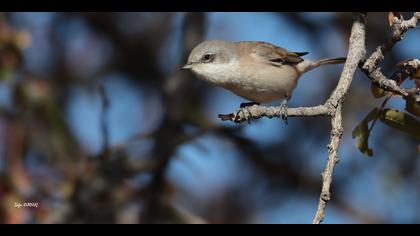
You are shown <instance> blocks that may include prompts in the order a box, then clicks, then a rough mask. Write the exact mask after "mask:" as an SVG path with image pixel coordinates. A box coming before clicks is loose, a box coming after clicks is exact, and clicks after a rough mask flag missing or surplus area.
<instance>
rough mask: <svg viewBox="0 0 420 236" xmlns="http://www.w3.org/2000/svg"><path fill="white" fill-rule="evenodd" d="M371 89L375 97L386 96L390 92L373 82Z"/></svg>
mask: <svg viewBox="0 0 420 236" xmlns="http://www.w3.org/2000/svg"><path fill="white" fill-rule="evenodd" d="M370 91H371V92H372V95H373V96H374V97H375V98H381V97H383V96H386V95H387V94H388V91H386V90H384V89H381V88H379V87H378V86H376V85H374V84H373V83H372V85H371V86H370Z"/></svg>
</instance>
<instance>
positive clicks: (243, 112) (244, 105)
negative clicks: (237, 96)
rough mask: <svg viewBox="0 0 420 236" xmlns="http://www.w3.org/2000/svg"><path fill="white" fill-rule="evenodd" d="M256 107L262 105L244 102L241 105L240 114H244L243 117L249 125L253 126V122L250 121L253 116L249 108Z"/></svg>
mask: <svg viewBox="0 0 420 236" xmlns="http://www.w3.org/2000/svg"><path fill="white" fill-rule="evenodd" d="M254 105H260V103H258V102H243V103H241V105H240V112H242V115H243V116H244V117H245V119H246V121H247V122H248V124H251V120H250V119H249V118H250V116H251V111H250V110H249V107H251V106H254ZM244 110H245V111H246V113H245V111H244Z"/></svg>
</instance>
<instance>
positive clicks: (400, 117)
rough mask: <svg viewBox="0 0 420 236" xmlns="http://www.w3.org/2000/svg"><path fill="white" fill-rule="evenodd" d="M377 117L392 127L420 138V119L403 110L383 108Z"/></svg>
mask: <svg viewBox="0 0 420 236" xmlns="http://www.w3.org/2000/svg"><path fill="white" fill-rule="evenodd" d="M379 119H380V120H381V121H382V122H383V123H385V124H387V125H388V126H391V127H392V128H395V129H398V130H400V131H402V132H404V133H406V134H409V135H411V136H413V137H415V138H417V139H420V121H419V120H417V119H416V118H415V117H413V116H411V115H409V114H407V113H405V112H400V111H398V110H395V109H384V110H382V111H380V113H379Z"/></svg>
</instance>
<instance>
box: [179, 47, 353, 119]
mask: <svg viewBox="0 0 420 236" xmlns="http://www.w3.org/2000/svg"><path fill="white" fill-rule="evenodd" d="M307 54H308V52H292V51H289V50H287V49H285V48H282V47H279V46H276V45H274V44H271V43H267V42H263V41H239V42H230V41H225V40H208V41H204V42H202V43H200V44H198V45H197V46H196V47H194V48H193V49H192V51H191V53H190V54H189V56H188V60H187V63H186V64H185V65H183V66H182V67H181V68H180V69H183V70H190V71H192V73H193V74H195V75H196V77H198V78H199V79H201V80H204V81H207V82H209V83H210V84H213V85H216V86H219V87H222V88H224V89H227V90H229V91H231V92H233V93H234V94H236V95H238V96H240V97H242V98H245V99H246V100H249V101H250V102H247V103H242V104H241V106H240V107H246V106H250V105H254V104H261V103H270V102H273V101H277V100H282V103H281V107H282V113H285V114H283V115H282V117H283V119H285V121H286V122H287V104H288V101H289V100H290V99H291V97H292V92H293V90H294V89H295V88H296V85H297V83H298V80H299V78H300V77H301V76H302V74H304V73H306V72H308V71H310V70H312V69H314V68H317V67H318V66H321V65H327V64H342V63H344V62H345V61H346V58H345V57H336V58H326V59H319V60H304V59H303V58H302V56H305V55H307Z"/></svg>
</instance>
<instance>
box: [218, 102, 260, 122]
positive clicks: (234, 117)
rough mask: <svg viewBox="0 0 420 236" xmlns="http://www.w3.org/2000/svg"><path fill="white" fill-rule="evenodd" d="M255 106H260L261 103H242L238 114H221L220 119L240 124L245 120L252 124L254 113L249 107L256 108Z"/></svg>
mask: <svg viewBox="0 0 420 236" xmlns="http://www.w3.org/2000/svg"><path fill="white" fill-rule="evenodd" d="M254 105H259V103H257V102H246V103H241V105H240V108H239V110H237V111H236V112H234V113H230V114H219V116H218V117H219V119H221V120H222V121H226V120H230V121H233V122H235V123H240V122H242V121H243V120H246V121H247V122H248V124H251V118H252V113H251V111H250V109H249V107H251V106H254Z"/></svg>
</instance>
